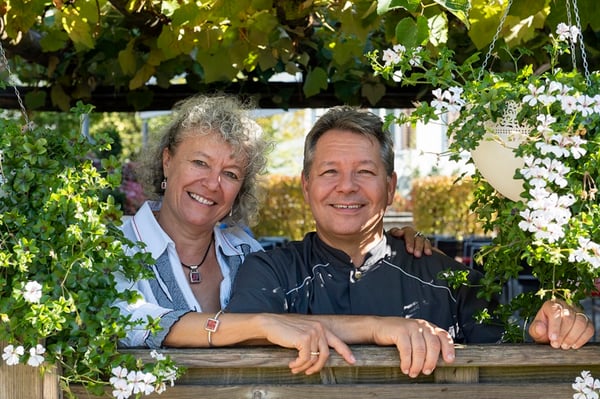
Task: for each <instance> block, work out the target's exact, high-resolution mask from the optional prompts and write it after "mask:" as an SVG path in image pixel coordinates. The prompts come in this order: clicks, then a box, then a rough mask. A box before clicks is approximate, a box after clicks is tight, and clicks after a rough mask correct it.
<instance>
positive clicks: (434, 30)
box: [428, 13, 448, 47]
mask: <svg viewBox="0 0 600 399" xmlns="http://www.w3.org/2000/svg"><path fill="white" fill-rule="evenodd" d="M428 25H429V32H430V35H429V41H430V42H431V44H433V45H434V46H436V47H437V46H440V45H442V44H445V43H447V42H448V17H446V14H444V13H441V14H437V15H434V16H433V17H431V18H429V22H428Z"/></svg>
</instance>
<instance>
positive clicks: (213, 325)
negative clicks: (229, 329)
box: [204, 310, 223, 346]
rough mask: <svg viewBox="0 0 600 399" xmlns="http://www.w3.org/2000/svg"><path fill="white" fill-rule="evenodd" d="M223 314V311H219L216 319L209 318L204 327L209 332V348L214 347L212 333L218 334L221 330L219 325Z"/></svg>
mask: <svg viewBox="0 0 600 399" xmlns="http://www.w3.org/2000/svg"><path fill="white" fill-rule="evenodd" d="M222 314H223V310H219V311H218V312H217V314H216V315H215V317H209V318H208V319H206V324H205V325H204V329H205V330H206V331H208V346H213V344H212V336H211V335H212V333H214V332H217V330H218V329H219V324H221V321H220V320H219V316H221V315H222Z"/></svg>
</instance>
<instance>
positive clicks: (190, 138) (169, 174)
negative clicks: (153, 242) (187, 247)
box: [161, 132, 247, 229]
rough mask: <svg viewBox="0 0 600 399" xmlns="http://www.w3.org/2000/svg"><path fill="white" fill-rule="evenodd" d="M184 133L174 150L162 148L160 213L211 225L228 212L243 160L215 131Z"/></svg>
mask: <svg viewBox="0 0 600 399" xmlns="http://www.w3.org/2000/svg"><path fill="white" fill-rule="evenodd" d="M189 133H190V132H188V134H185V133H184V136H183V137H184V139H183V141H181V142H180V143H179V145H178V146H177V148H176V149H175V151H169V150H168V149H165V150H164V151H163V171H164V175H165V177H166V178H167V188H166V190H165V194H164V199H163V205H162V208H161V219H162V216H166V215H165V214H164V213H165V212H166V213H167V214H169V219H171V220H174V221H175V222H177V223H187V224H192V225H195V226H200V227H203V228H207V229H208V228H210V229H212V227H213V226H214V225H215V224H216V223H218V222H219V221H220V220H222V219H223V218H224V217H225V216H227V215H228V214H229V212H230V211H231V208H232V207H233V203H234V201H235V198H236V197H237V195H238V193H239V191H240V188H241V187H242V183H243V181H244V177H245V176H244V170H245V168H246V163H247V162H246V160H245V159H244V158H243V157H241V156H238V158H235V157H234V154H233V149H232V148H231V146H230V145H229V144H228V143H226V142H225V141H224V140H223V139H222V138H221V137H220V136H219V135H218V134H216V133H209V134H204V135H197V134H194V133H193V132H192V133H191V134H189Z"/></svg>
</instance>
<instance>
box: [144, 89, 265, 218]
mask: <svg viewBox="0 0 600 399" xmlns="http://www.w3.org/2000/svg"><path fill="white" fill-rule="evenodd" d="M250 110H251V105H250V104H249V103H247V102H242V101H241V100H239V99H238V98H236V97H234V96H229V95H198V96H194V97H190V98H188V99H186V100H183V101H180V102H179V103H177V104H176V105H175V107H174V108H173V112H174V114H173V119H172V120H171V122H170V123H168V124H167V126H165V127H164V128H163V130H162V133H161V135H160V139H159V140H158V142H157V143H155V144H154V146H151V147H150V148H149V150H148V151H145V153H144V155H143V157H142V158H141V159H140V171H139V172H140V173H139V176H140V180H141V181H142V184H143V185H144V188H145V189H146V191H147V195H148V197H149V198H153V199H158V198H160V197H162V195H163V192H164V190H163V189H162V188H161V183H162V181H163V180H164V177H165V176H164V173H163V165H162V158H163V150H164V149H165V148H168V149H169V151H175V150H176V149H177V146H178V145H179V143H181V141H182V140H183V139H184V138H185V137H189V135H190V134H197V135H205V134H209V133H218V134H220V135H221V137H222V139H223V140H224V141H225V142H227V143H228V144H229V145H231V147H232V148H233V151H234V155H235V156H236V157H238V156H241V158H242V159H246V160H247V164H246V165H243V170H244V172H245V175H244V181H243V183H242V186H241V188H240V191H239V193H238V195H237V197H236V199H235V201H234V204H233V207H232V212H231V216H229V218H228V220H225V221H224V222H226V223H228V224H235V223H238V222H242V223H244V224H246V225H252V223H254V222H255V221H256V216H257V213H258V206H259V203H258V202H259V201H258V195H257V190H258V178H259V175H260V174H262V173H263V172H264V171H265V168H266V164H267V149H268V147H269V143H267V142H266V141H265V140H264V139H263V138H262V129H261V128H260V126H259V125H258V124H257V123H256V122H255V121H254V120H253V119H252V118H251V116H250Z"/></svg>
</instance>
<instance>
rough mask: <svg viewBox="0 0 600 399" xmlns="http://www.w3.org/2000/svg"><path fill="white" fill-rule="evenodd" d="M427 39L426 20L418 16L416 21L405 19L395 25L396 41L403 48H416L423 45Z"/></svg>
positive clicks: (427, 26) (427, 27)
mask: <svg viewBox="0 0 600 399" xmlns="http://www.w3.org/2000/svg"><path fill="white" fill-rule="evenodd" d="M428 38H429V25H428V21H427V18H425V17H423V16H418V17H417V20H416V21H415V20H414V19H412V18H410V17H407V18H404V19H402V20H400V22H398V24H397V25H396V40H397V41H398V43H400V44H402V45H404V46H405V47H416V46H419V45H422V44H424V43H425V42H426V41H427V39H428Z"/></svg>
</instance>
